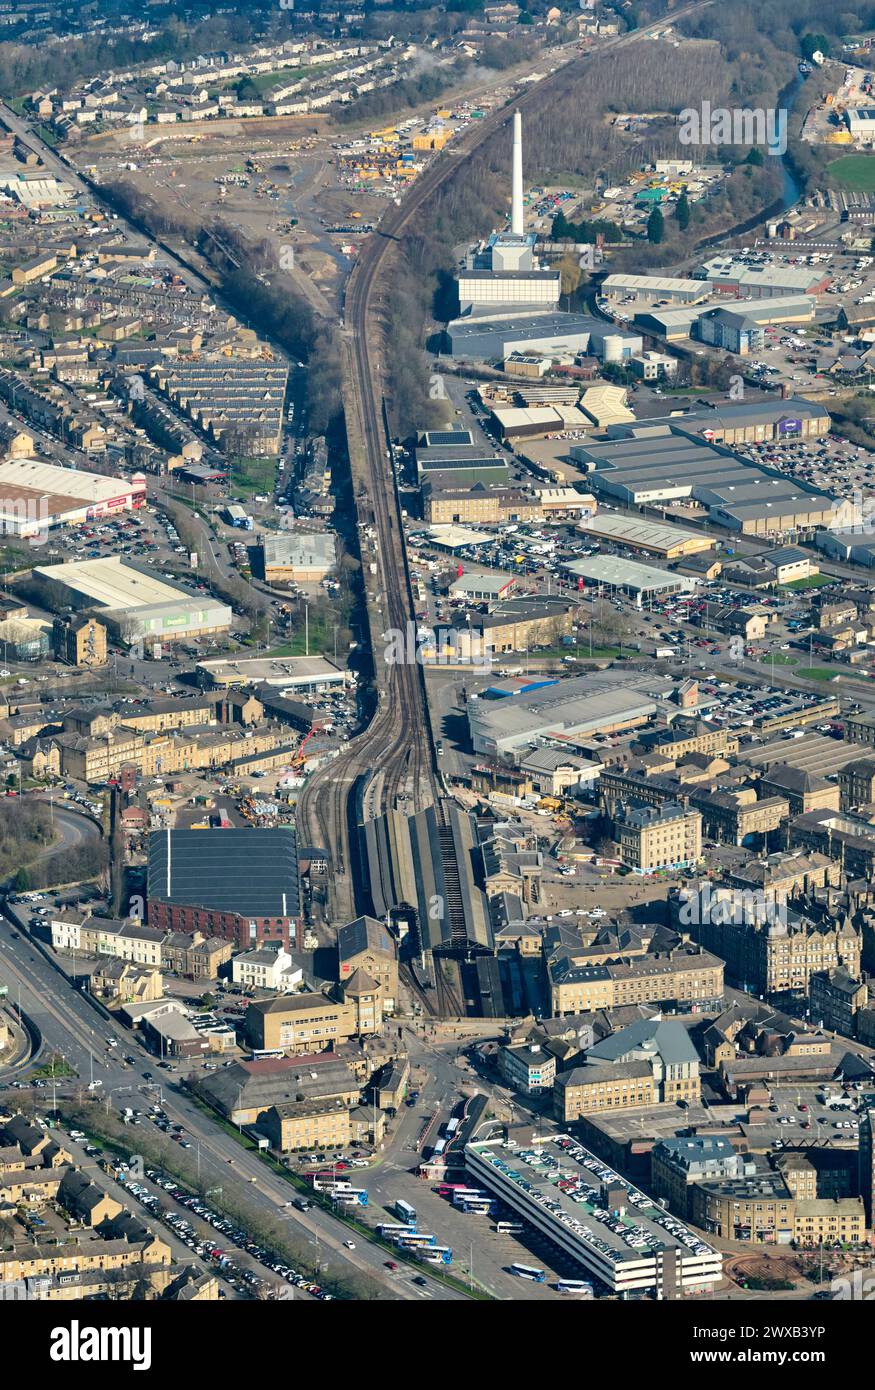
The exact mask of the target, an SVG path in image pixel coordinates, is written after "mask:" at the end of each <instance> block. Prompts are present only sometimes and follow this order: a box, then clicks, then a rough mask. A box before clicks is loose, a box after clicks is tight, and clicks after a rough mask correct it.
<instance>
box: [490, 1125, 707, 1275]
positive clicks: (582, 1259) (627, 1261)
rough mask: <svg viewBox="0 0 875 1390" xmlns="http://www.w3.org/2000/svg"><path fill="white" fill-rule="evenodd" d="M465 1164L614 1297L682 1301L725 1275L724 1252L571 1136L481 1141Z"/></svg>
mask: <svg viewBox="0 0 875 1390" xmlns="http://www.w3.org/2000/svg"><path fill="white" fill-rule="evenodd" d="M465 1167H466V1169H467V1171H468V1173H469V1174H470V1176H471V1178H472V1180H474V1181H476V1182H478V1183H482V1184H483V1186H484V1187H485V1188H486V1189H487V1190H488V1191H489V1192H494V1193H495V1195H496V1197H498V1198H499V1199H500V1201H501V1202H502V1204H503V1205H504V1206H506V1207H508V1208H509V1209H510V1210H511V1211H512V1212H513V1213H514V1214H515V1215H516V1216H518V1217H519V1218H520V1219H521V1220H522V1221H524V1222H525V1223H526V1225H527V1226H530V1227H532V1228H533V1229H534V1230H535V1231H537V1232H538V1233H539V1235H540V1236H541V1237H543V1239H544V1240H545V1241H546V1242H547V1244H548V1245H549V1246H556V1247H557V1248H558V1249H559V1250H561V1251H562V1253H563V1254H564V1255H566V1256H567V1257H568V1258H570V1259H571V1260H572V1261H573V1262H574V1264H576V1265H577V1266H579V1267H580V1269H581V1272H582V1273H583V1274H585V1275H586V1276H587V1277H588V1278H590V1279H593V1280H595V1281H596V1282H597V1284H598V1286H599V1289H600V1291H601V1290H602V1289H603V1290H605V1291H606V1292H607V1293H608V1294H609V1295H611V1296H613V1297H623V1296H628V1295H630V1294H641V1293H648V1294H650V1295H651V1296H653V1297H654V1298H658V1299H673V1298H681V1297H683V1296H684V1295H685V1294H686V1293H694V1292H705V1293H707V1292H708V1291H709V1290H710V1289H713V1288H714V1286H715V1285H716V1284H718V1283H719V1282H720V1280H721V1278H722V1270H723V1257H722V1255H721V1254H720V1253H719V1251H717V1250H715V1249H713V1247H712V1246H710V1245H708V1244H707V1242H706V1241H704V1240H702V1239H701V1237H700V1236H699V1235H697V1234H696V1232H694V1231H693V1230H691V1229H690V1228H689V1227H687V1226H685V1225H684V1224H683V1222H682V1221H680V1220H679V1219H678V1218H676V1217H673V1216H672V1215H670V1213H668V1212H666V1211H664V1210H663V1208H662V1207H660V1206H659V1205H658V1204H657V1203H655V1202H654V1200H653V1199H652V1198H651V1197H648V1196H647V1195H646V1194H645V1193H644V1192H641V1191H640V1190H639V1189H637V1188H635V1187H633V1186H632V1185H631V1183H629V1182H627V1181H626V1180H625V1178H622V1177H620V1176H619V1174H618V1173H615V1172H614V1171H613V1170H612V1169H610V1168H608V1167H607V1166H606V1165H605V1164H604V1163H603V1162H602V1160H601V1159H599V1158H597V1157H596V1156H595V1155H594V1154H592V1153H590V1152H589V1151H588V1150H587V1149H584V1148H583V1147H582V1145H580V1144H578V1143H577V1142H575V1141H574V1140H572V1139H569V1138H567V1137H565V1136H562V1137H560V1138H559V1139H558V1142H555V1143H554V1142H545V1143H538V1144H537V1145H536V1146H535V1147H533V1148H531V1149H522V1148H520V1147H519V1146H518V1145H517V1144H516V1143H515V1144H514V1146H513V1147H512V1148H511V1147H508V1146H507V1145H506V1144H504V1143H503V1142H502V1140H500V1139H489V1140H486V1141H478V1140H476V1139H475V1140H474V1142H472V1143H469V1144H467V1145H466V1146H465Z"/></svg>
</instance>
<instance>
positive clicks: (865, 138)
mask: <svg viewBox="0 0 875 1390" xmlns="http://www.w3.org/2000/svg"><path fill="white" fill-rule="evenodd" d="M845 125H846V126H847V127H848V130H849V131H850V132H851V135H852V136H853V138H854V142H855V143H856V144H858V145H871V144H872V143H873V141H875V106H849V107H848V109H847V110H846V111H845Z"/></svg>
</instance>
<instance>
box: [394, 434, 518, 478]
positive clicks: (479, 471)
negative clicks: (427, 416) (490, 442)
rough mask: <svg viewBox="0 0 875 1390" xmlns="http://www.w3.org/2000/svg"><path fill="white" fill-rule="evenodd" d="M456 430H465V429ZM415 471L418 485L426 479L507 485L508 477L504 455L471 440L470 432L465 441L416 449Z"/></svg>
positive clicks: (429, 445)
mask: <svg viewBox="0 0 875 1390" xmlns="http://www.w3.org/2000/svg"><path fill="white" fill-rule="evenodd" d="M456 433H465V434H467V431H464V432H463V431H456ZM430 437H431V438H434V437H435V436H434V435H432V436H430ZM416 474H417V478H418V479H419V484H420V486H422V484H423V483H424V482H426V481H428V482H430V483H431V484H432V485H433V486H435V487H440V486H444V485H445V486H449V487H464V486H465V485H466V484H470V483H498V484H501V485H506V484H507V482H508V477H509V474H508V468H507V460H506V459H505V458H504V456H503V455H502V454H498V453H496V452H495V450H494V449H489V448H484V447H483V445H481V444H474V443H473V442H472V441H471V436H470V434H468V439H467V442H466V443H464V444H453V443H451V444H428V445H426V446H425V447H424V448H419V449H417V450H416Z"/></svg>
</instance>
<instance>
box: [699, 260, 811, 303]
mask: <svg viewBox="0 0 875 1390" xmlns="http://www.w3.org/2000/svg"><path fill="white" fill-rule="evenodd" d="M697 275H699V276H700V277H701V278H702V279H703V280H707V281H708V283H709V284H710V286H711V288H712V290H713V291H714V292H715V293H717V294H728V295H732V296H734V297H735V298H736V299H745V298H747V299H771V298H774V296H775V295H795V294H811V295H817V294H824V293H825V291H826V289H827V287H828V286H829V284H830V283H831V280H832V277H831V276H830V275H828V274H826V273H825V272H824V271H823V270H822V269H817V268H814V269H810V268H808V267H806V266H798V265H749V264H748V262H747V261H739V260H735V259H734V258H733V257H732V256H714V257H713V258H712V259H711V260H710V261H706V262H705V264H704V265H703V266H701V267H700V269H699V271H698V272H697Z"/></svg>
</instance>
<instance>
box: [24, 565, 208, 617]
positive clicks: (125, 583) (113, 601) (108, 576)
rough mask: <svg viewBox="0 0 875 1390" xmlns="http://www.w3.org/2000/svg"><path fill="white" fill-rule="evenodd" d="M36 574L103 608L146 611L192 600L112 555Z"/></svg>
mask: <svg viewBox="0 0 875 1390" xmlns="http://www.w3.org/2000/svg"><path fill="white" fill-rule="evenodd" d="M34 574H36V575H39V576H40V577H41V578H43V579H50V580H56V581H57V582H58V583H60V584H66V585H67V586H68V587H69V588H71V589H75V590H76V592H77V593H80V594H81V595H82V596H83V597H84V598H87V599H90V600H91V602H92V603H94V604H97V605H99V606H100V607H101V608H147V607H153V606H155V605H158V604H164V603H179V601H180V598H183V597H184V598H186V599H188V598H191V595H190V594H189V593H188V592H187V591H186V590H185V589H180V588H177V587H176V586H175V585H173V584H168V583H167V582H166V581H165V580H163V579H159V578H158V576H157V575H155V574H153V573H151V571H149V570H147V569H145V568H142V569H141V568H140V567H139V566H138V565H133V564H130V563H129V562H128V561H126V560H121V559H120V558H119V557H118V556H117V555H111V556H108V557H105V558H101V559H97V560H72V561H69V562H68V563H67V564H63V565H40V566H39V567H38V568H35V569H34Z"/></svg>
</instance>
